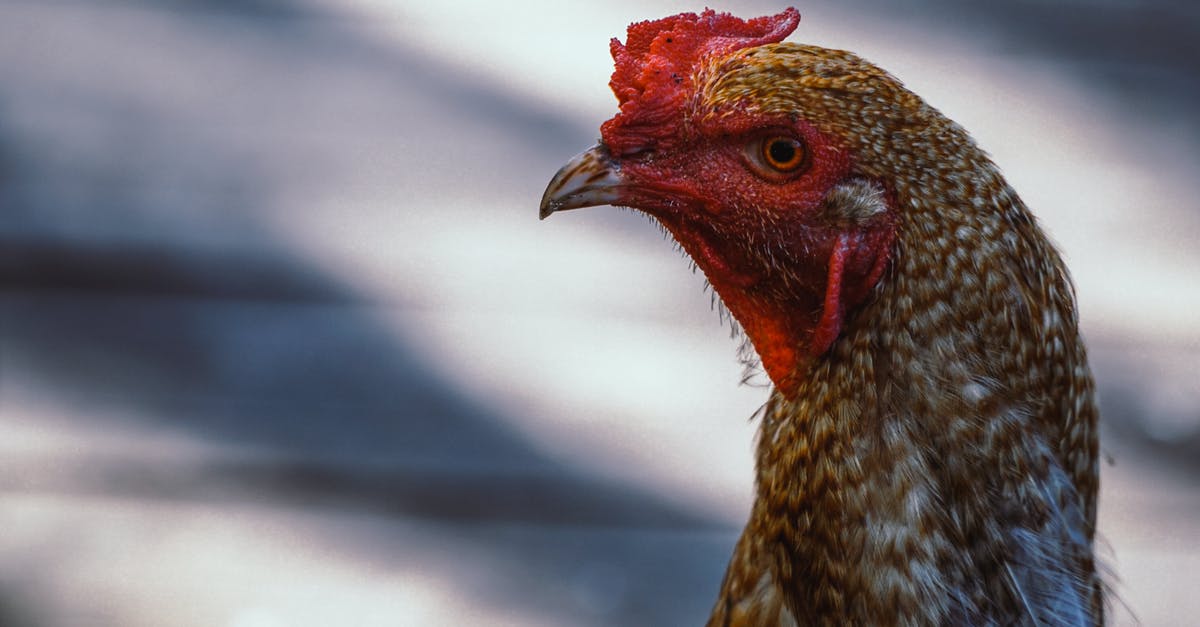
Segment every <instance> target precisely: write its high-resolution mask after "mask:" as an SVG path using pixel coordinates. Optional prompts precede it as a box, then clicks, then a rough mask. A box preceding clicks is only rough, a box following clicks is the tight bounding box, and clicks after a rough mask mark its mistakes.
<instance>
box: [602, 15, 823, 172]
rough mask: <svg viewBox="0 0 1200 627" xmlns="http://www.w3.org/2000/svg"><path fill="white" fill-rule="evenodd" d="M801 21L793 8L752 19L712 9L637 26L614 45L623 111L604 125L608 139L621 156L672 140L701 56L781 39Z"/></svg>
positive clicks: (614, 80)
mask: <svg viewBox="0 0 1200 627" xmlns="http://www.w3.org/2000/svg"><path fill="white" fill-rule="evenodd" d="M799 23H800V12H799V11H797V10H796V9H794V8H788V9H784V11H783V12H782V13H779V14H778V15H768V16H764V17H756V18H752V19H749V20H743V19H741V18H738V17H734V16H733V15H730V14H728V13H717V12H716V11H713V10H712V9H708V10H705V11H704V13H701V14H700V15H696V14H695V13H680V14H679V15H672V16H671V17H665V18H663V19H661V20H653V21H647V22H638V23H636V24H631V25H630V26H629V31H628V34H627V36H626V38H625V43H624V44H622V43H621V42H620V41H618V40H617V39H615V38H614V39H613V40H612V43H611V44H610V48H611V49H612V55H613V60H614V61H616V69H615V70H614V71H613V75H612V81H610V82H609V85H611V86H612V90H613V93H614V94H616V95H617V101H618V102H619V103H620V105H621V112H620V113H618V114H617V115H616V116H615V117H614V118H612V119H611V120H609V121H607V122H605V123H604V124H603V125H602V126H601V127H600V135H601V137H602V138H603V140H604V143H605V144H607V145H608V148H609V150H610V151H612V152H613V153H614V154H618V155H619V154H622V153H626V152H631V151H636V150H642V149H645V148H648V147H649V146H651V145H654V144H661V143H662V142H663V141H665V140H668V139H669V138H670V137H672V136H673V135H674V132H673V131H674V130H675V126H676V124H677V123H678V119H679V116H678V110H679V107H680V106H681V105H682V104H683V101H684V99H685V98H686V97H687V94H688V93H689V91H690V88H691V86H692V85H691V82H692V73H693V71H694V70H695V68H696V66H697V64H699V62H700V60H701V59H703V58H704V57H706V56H710V55H719V54H728V53H730V52H733V51H735V50H740V49H742V48H750V47H754V46H761V45H763V44H773V43H778V42H780V41H783V39H784V38H785V37H787V36H788V35H790V34H791V33H792V31H794V30H796V26H797V25H798V24H799Z"/></svg>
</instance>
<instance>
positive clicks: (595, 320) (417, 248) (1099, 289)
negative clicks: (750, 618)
mask: <svg viewBox="0 0 1200 627" xmlns="http://www.w3.org/2000/svg"><path fill="white" fill-rule="evenodd" d="M508 4H510V3H476V2H464V1H461V0H440V1H439V2H436V3H417V2H404V1H400V0H394V1H393V0H359V1H352V0H346V1H344V2H336V1H334V0H244V1H240V2H238V1H233V0H227V1H216V0H214V1H208V2H205V1H203V0H74V1H73V0H0V529H2V530H3V531H0V625H4V626H17V627H43V626H61V625H65V626H74V625H84V626H101V627H104V626H152V625H153V626H158V625H185V626H192V625H195V626H212V625H218V626H228V627H277V626H291V625H303V626H309V625H311V626H325V625H380V626H383V625H463V624H471V625H696V624H700V623H701V622H702V621H703V620H704V618H706V617H707V615H708V611H709V609H710V607H711V604H712V602H713V599H714V597H715V594H716V590H717V587H718V585H719V583H720V578H721V575H722V574H723V571H724V567H725V563H726V560H727V559H728V557H729V554H730V552H731V549H732V545H733V542H734V540H735V539H736V537H737V534H738V532H739V530H740V527H741V525H742V523H743V522H744V520H745V517H746V513H747V511H748V507H749V503H750V499H751V482H752V478H751V469H752V461H751V447H752V439H753V434H754V430H755V427H756V425H755V424H753V423H751V422H749V421H748V420H747V419H748V418H749V416H750V415H751V414H752V413H753V411H754V410H755V409H756V408H757V407H758V406H759V404H760V403H761V402H762V401H763V400H764V399H765V397H766V390H765V389H764V388H762V387H761V386H755V385H750V386H739V385H738V381H739V379H740V375H741V366H740V365H739V364H738V363H737V360H736V350H735V349H736V346H735V345H734V343H733V342H731V341H730V340H729V339H728V330H727V329H726V328H724V327H722V326H721V324H720V322H719V321H718V317H717V315H716V314H715V313H714V312H712V311H711V310H710V302H709V296H708V294H706V293H705V292H704V291H703V289H702V280H701V278H700V277H698V276H696V275H693V274H692V272H691V271H690V270H689V267H688V263H687V262H686V261H684V260H683V259H681V258H680V257H679V254H678V253H676V252H675V251H674V250H673V247H672V246H671V245H669V244H668V243H666V242H664V241H663V240H662V236H661V235H660V234H659V232H658V230H657V229H655V228H652V227H650V226H649V225H647V224H646V222H645V220H644V219H643V218H641V217H639V216H637V215H634V214H632V213H629V212H621V211H614V210H604V209H594V210H590V211H586V212H580V213H571V214H566V215H562V216H555V218H554V219H551V220H548V221H546V222H542V223H539V222H538V220H537V219H536V209H537V208H536V205H537V203H538V200H539V198H540V196H541V193H542V190H543V188H544V186H545V184H546V182H547V181H548V180H549V178H550V176H551V175H552V174H553V173H554V172H555V170H556V169H557V168H558V167H559V166H560V165H561V164H562V163H563V162H564V161H565V160H566V159H567V158H569V157H570V156H572V155H573V154H575V153H576V152H578V151H579V150H582V149H584V148H586V147H587V146H589V145H591V143H592V142H593V141H594V139H595V137H596V136H597V133H598V131H597V129H598V126H599V124H600V122H601V121H603V120H604V119H607V118H608V117H609V116H611V115H612V113H613V112H614V111H615V100H614V99H613V97H612V95H611V93H610V92H609V91H608V86H607V81H608V76H609V73H610V72H611V60H610V58H609V56H608V48H607V46H608V39H609V38H610V37H614V36H618V37H623V36H624V29H625V26H626V25H627V24H628V23H629V22H631V21H635V20H642V19H649V18H655V17H661V16H663V15H666V14H669V13H674V12H677V11H680V10H699V9H702V8H703V5H702V4H695V5H691V4H689V5H684V4H679V3H667V2H646V1H644V0H642V1H637V2H634V1H632V0H629V1H625V0H610V1H608V2H604V3H594V4H579V5H572V8H571V9H570V10H566V9H564V8H563V6H566V5H562V4H561V3H551V2H549V1H548V0H544V1H533V2H526V3H522V4H521V5H520V6H519V7H513V6H505V5H508ZM782 6H784V5H781V4H778V3H762V2H727V3H724V4H719V5H718V6H716V7H715V8H719V9H724V10H732V11H735V12H737V13H739V14H742V15H744V16H750V15H759V14H764V13H767V12H774V11H777V10H779V9H780V8H781V7H782ZM799 8H800V11H801V13H802V14H803V21H802V23H801V25H800V28H799V29H798V31H797V32H796V34H794V35H793V36H792V37H791V40H792V41H803V42H808V43H816V44H820V45H826V46H831V47H837V48H845V49H851V50H855V51H857V52H859V53H860V54H863V55H864V56H866V57H867V58H869V59H872V60H874V61H875V62H877V63H879V64H881V65H883V66H884V67H886V68H888V69H889V70H890V71H892V72H893V73H894V74H896V75H897V76H899V77H900V78H901V79H902V80H904V81H905V82H906V83H907V84H908V85H909V86H910V87H911V88H912V89H913V90H914V91H916V92H917V93H919V94H921V95H923V96H924V97H925V98H926V99H928V100H929V101H931V102H932V103H933V104H934V105H935V106H937V107H939V108H940V109H942V110H943V111H944V112H946V113H947V114H948V115H949V116H950V117H952V118H954V119H956V120H958V121H959V122H960V123H962V124H963V125H964V126H966V127H967V128H968V129H970V130H972V132H973V133H974V134H975V136H976V138H977V139H978V140H979V142H980V143H981V144H982V145H983V146H984V147H985V148H987V149H988V150H989V151H991V152H992V154H993V155H994V156H995V158H996V160H997V161H998V162H999V164H1000V165H1001V167H1002V168H1003V169H1004V170H1005V172H1006V173H1007V175H1008V177H1009V179H1010V181H1011V182H1012V183H1013V184H1014V185H1015V186H1016V187H1017V189H1018V190H1020V192H1021V194H1022V195H1023V197H1024V198H1025V200H1026V201H1027V202H1028V203H1029V204H1030V205H1031V206H1032V207H1033V208H1034V209H1035V211H1036V212H1037V213H1038V214H1039V215H1040V216H1041V218H1042V220H1043V222H1044V224H1045V225H1046V227H1047V228H1048V229H1049V230H1050V232H1051V233H1052V235H1053V236H1054V238H1055V239H1056V241H1057V242H1058V243H1059V244H1060V246H1061V247H1062V249H1063V250H1064V252H1065V255H1066V257H1067V259H1068V262H1069V263H1070V265H1071V268H1072V270H1073V272H1074V275H1075V279H1076V283H1077V286H1078V291H1079V298H1080V302H1081V307H1082V318H1083V323H1084V329H1085V332H1086V334H1087V336H1088V340H1089V342H1090V346H1091V351H1092V355H1093V359H1094V367H1095V370H1096V374H1097V377H1098V380H1099V386H1100V397H1101V401H1102V403H1103V417H1104V441H1103V448H1104V454H1105V458H1106V463H1105V465H1104V468H1103V475H1102V477H1103V479H1102V485H1103V489H1102V491H1103V494H1102V501H1101V509H1100V517H1101V533H1102V540H1101V550H1102V553H1103V555H1104V556H1105V560H1106V562H1107V564H1108V565H1109V567H1110V569H1111V570H1112V571H1113V576H1112V577H1111V580H1112V582H1113V585H1114V587H1115V590H1116V591H1117V594H1118V595H1119V598H1118V599H1117V600H1116V601H1115V602H1114V610H1113V611H1114V616H1115V618H1114V621H1113V622H1114V623H1116V624H1120V625H1128V624H1137V623H1138V622H1139V621H1140V622H1141V623H1142V624H1145V625H1184V624H1188V622H1189V621H1194V620H1195V617H1196V616H1198V615H1200V595H1196V594H1195V592H1194V590H1195V585H1194V583H1193V581H1194V575H1195V573H1196V572H1198V571H1200V384H1198V382H1197V379H1198V377H1197V374H1196V373H1197V372H1198V371H1200V325H1197V324H1196V323H1195V316H1196V313H1195V312H1197V311H1198V310H1200V249H1198V248H1197V247H1196V245H1195V242H1196V241H1197V240H1200V200H1198V198H1200V197H1198V196H1197V195H1196V193H1195V190H1194V185H1195V184H1196V182H1197V180H1200V177H1198V176H1197V175H1198V174H1200V122H1198V121H1197V117H1196V112H1197V111H1200V51H1198V49H1197V44H1196V41H1198V40H1200V39H1198V38H1200V9H1198V8H1197V6H1196V5H1195V4H1193V3H1191V2H1186V1H1184V0H1128V1H1116V0H1091V1H1088V0H1059V1H1053V2H1051V1H1049V0H1045V1H1038V0H1003V1H1000V2H982V1H980V2H959V1H954V0H923V1H914V2H906V3H894V2H885V1H884V0H850V1H842V2H833V1H831V0H829V1H816V0H814V1H810V2H805V3H803V4H801V5H800V6H799ZM1193 624H1194V623H1193Z"/></svg>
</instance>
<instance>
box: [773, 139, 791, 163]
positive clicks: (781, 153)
mask: <svg viewBox="0 0 1200 627" xmlns="http://www.w3.org/2000/svg"><path fill="white" fill-rule="evenodd" d="M767 151H768V153H769V154H770V155H771V161H774V162H776V163H782V164H788V163H791V161H792V159H795V158H796V146H794V145H793V144H792V142H790V141H784V140H776V141H773V142H771V145H770V147H768V148H767Z"/></svg>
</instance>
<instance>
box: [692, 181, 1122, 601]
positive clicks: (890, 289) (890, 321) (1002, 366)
mask: <svg viewBox="0 0 1200 627" xmlns="http://www.w3.org/2000/svg"><path fill="white" fill-rule="evenodd" d="M996 203H997V205H998V211H996V212H994V213H991V212H989V213H988V214H985V215H980V216H976V215H967V214H955V215H954V216H950V217H959V218H961V219H962V223H960V224H943V225H942V226H941V228H942V229H950V231H949V232H957V233H958V234H959V236H960V242H959V244H958V245H952V244H946V243H945V242H944V241H943V243H942V244H941V248H940V249H939V247H938V245H937V244H932V245H931V243H929V242H922V243H921V245H920V247H917V246H915V245H914V242H905V241H903V239H902V241H901V242H900V246H901V250H902V251H904V250H907V251H913V252H912V254H903V252H902V254H901V255H900V258H899V259H897V260H896V263H897V264H898V265H897V267H896V268H895V271H894V272H893V273H892V276H890V277H888V278H887V279H885V281H884V282H883V283H881V284H880V286H879V289H878V291H877V293H876V295H875V298H874V299H873V300H872V301H870V302H869V303H868V304H867V305H865V306H864V307H863V308H862V309H861V311H859V312H857V314H856V315H854V316H852V318H851V319H850V320H849V321H848V325H847V328H846V329H845V331H844V333H843V334H842V336H841V337H840V338H839V339H838V340H837V341H836V342H835V343H834V345H833V346H832V347H831V348H830V350H829V351H828V352H827V353H826V354H825V355H824V356H822V358H821V359H819V360H817V361H816V362H815V363H813V364H812V366H811V368H810V369H809V370H808V371H807V373H806V374H805V376H803V377H801V378H800V383H799V385H798V387H797V388H796V391H795V393H794V394H793V395H791V396H790V400H789V398H787V397H785V396H783V395H781V394H779V393H775V394H774V395H773V396H772V399H771V401H770V402H769V403H768V405H767V408H766V410H765V411H764V415H763V422H762V428H761V432H760V436H759V442H758V467H757V473H758V476H757V488H758V498H757V500H756V503H755V505H754V509H753V512H752V514H751V519H750V522H749V524H748V526H747V529H746V532H745V533H744V535H743V537H742V539H741V541H740V542H739V545H738V548H737V551H736V552H735V555H734V558H733V561H732V562H731V564H730V569H729V573H728V574H727V575H726V580H725V583H724V586H723V591H722V600H721V601H720V602H719V603H718V606H717V611H716V612H715V613H714V615H713V622H710V624H739V623H738V622H737V621H736V620H733V619H732V618H731V617H736V616H738V615H739V613H740V615H741V616H742V617H743V619H745V620H751V619H753V620H760V619H761V620H766V621H772V620H784V619H785V616H787V615H791V616H792V618H795V619H799V622H800V623H804V622H806V619H807V618H819V617H827V618H832V619H837V620H842V621H845V620H849V621H850V622H865V623H879V622H881V621H882V622H884V623H890V622H901V623H903V622H906V621H908V620H913V621H916V622H918V623H924V624H930V623H932V624H937V623H942V624H944V623H962V624H984V623H987V622H990V621H998V622H1000V623H1005V622H1007V621H1012V620H1017V621H1021V620H1034V621H1042V622H1051V623H1052V624H1057V623H1054V622H1053V621H1067V622H1070V623H1078V624H1087V623H1090V622H1094V621H1098V620H1099V617H1100V616H1101V614H1100V612H1101V607H1100V586H1099V583H1098V581H1097V579H1096V577H1095V573H1094V565H1093V562H1092V556H1091V540H1092V535H1093V530H1094V522H1095V490H1096V479H1095V454H1096V431H1095V407H1094V403H1093V401H1092V383H1091V379H1090V375H1089V374H1088V369H1087V363H1086V356H1085V354H1084V351H1083V347H1082V344H1081V343H1080V341H1079V336H1078V332H1077V329H1076V323H1075V316H1074V309H1073V307H1074V305H1073V296H1072V293H1071V287H1070V285H1069V283H1068V282H1067V279H1066V278H1065V276H1066V275H1065V272H1064V271H1063V270H1062V268H1061V262H1059V260H1058V256H1057V254H1056V253H1055V252H1054V251H1053V249H1052V247H1050V245H1049V244H1048V243H1047V242H1046V241H1045V239H1044V238H1043V236H1042V235H1041V234H1040V231H1038V229H1037V228H1036V226H1034V224H1033V221H1032V219H1031V218H1030V217H1029V216H1028V214H1027V213H1026V211H1025V209H1024V207H1023V206H1022V205H1021V204H1020V201H1019V200H1018V199H1016V196H1015V195H1013V194H1012V193H1011V192H1009V191H1008V190H1007V188H1003V190H1002V193H1001V194H999V197H998V198H997V199H996ZM916 219H917V220H919V219H921V216H919V215H918V216H917V218H916ZM938 219H941V220H943V221H945V220H946V219H948V218H947V216H946V214H944V213H943V214H941V215H939V216H938ZM989 220H990V222H989ZM903 230H904V229H902V231H903ZM914 232H916V231H915V230H914V231H910V232H909V235H911V234H912V233H914ZM988 233H990V236H987V235H985V234H988ZM971 235H974V236H976V237H978V238H979V239H978V241H973V242H969V243H968V242H963V241H961V240H962V239H966V236H971ZM901 237H902V238H903V237H904V233H903V232H902V235H901ZM989 238H990V239H989ZM916 251H922V252H920V253H918V252H916ZM924 253H927V254H924ZM763 612H765V613H763ZM772 612H773V613H772ZM760 613H761V614H760ZM722 617H724V618H722ZM1074 619H1078V620H1077V621H1076V620H1074ZM720 620H725V621H726V622H724V623H722V622H719V621H720ZM753 620H751V622H750V623H748V624H754V623H753Z"/></svg>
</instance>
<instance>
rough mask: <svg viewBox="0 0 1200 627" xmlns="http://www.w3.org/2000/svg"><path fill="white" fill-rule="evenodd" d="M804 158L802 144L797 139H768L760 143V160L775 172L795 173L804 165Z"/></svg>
mask: <svg viewBox="0 0 1200 627" xmlns="http://www.w3.org/2000/svg"><path fill="white" fill-rule="evenodd" d="M804 157H805V150H804V144H803V143H801V142H800V140H798V139H795V138H792V137H768V138H767V140H766V141H764V142H763V143H762V160H763V161H764V162H765V163H766V164H767V165H769V166H771V167H772V168H774V169H775V170H776V171H779V172H787V173H790V172H795V171H796V170H798V169H800V166H801V165H804Z"/></svg>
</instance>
